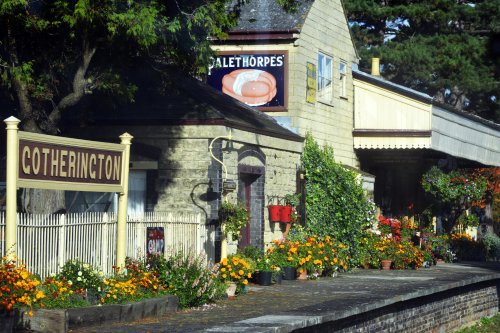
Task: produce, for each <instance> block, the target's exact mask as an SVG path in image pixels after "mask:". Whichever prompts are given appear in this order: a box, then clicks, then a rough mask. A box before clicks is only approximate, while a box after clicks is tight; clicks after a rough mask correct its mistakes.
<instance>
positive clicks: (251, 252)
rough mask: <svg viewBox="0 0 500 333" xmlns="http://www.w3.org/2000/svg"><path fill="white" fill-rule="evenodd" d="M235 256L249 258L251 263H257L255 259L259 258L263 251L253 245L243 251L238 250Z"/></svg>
mask: <svg viewBox="0 0 500 333" xmlns="http://www.w3.org/2000/svg"><path fill="white" fill-rule="evenodd" d="M236 254H238V255H240V256H242V257H244V258H250V259H252V260H253V261H257V259H259V258H261V257H262V256H263V255H264V250H262V249H260V248H258V247H256V246H253V245H247V246H245V247H244V248H243V249H238V251H237V252H236Z"/></svg>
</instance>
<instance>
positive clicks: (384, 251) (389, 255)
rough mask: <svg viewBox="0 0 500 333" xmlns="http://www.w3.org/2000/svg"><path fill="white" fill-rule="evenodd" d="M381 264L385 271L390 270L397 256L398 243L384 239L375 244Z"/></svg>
mask: <svg viewBox="0 0 500 333" xmlns="http://www.w3.org/2000/svg"><path fill="white" fill-rule="evenodd" d="M375 249H376V250H377V254H378V257H379V259H380V264H381V266H382V269H383V270H390V269H391V264H392V261H393V260H394V258H395V255H396V243H394V241H393V240H391V239H387V238H383V239H381V240H380V241H378V242H376V243H375Z"/></svg>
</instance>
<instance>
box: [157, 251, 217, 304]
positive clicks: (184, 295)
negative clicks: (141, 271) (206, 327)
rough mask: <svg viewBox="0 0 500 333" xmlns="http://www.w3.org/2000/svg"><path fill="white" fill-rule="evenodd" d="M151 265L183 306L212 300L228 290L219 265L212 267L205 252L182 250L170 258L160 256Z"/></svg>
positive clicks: (166, 287) (162, 282) (163, 283)
mask: <svg viewBox="0 0 500 333" xmlns="http://www.w3.org/2000/svg"><path fill="white" fill-rule="evenodd" d="M151 267H152V268H154V270H155V272H156V273H157V274H158V278H159V280H160V282H161V284H162V285H163V286H164V287H165V289H167V291H168V292H169V293H172V294H173V295H175V296H177V297H178V298H179V305H180V306H181V307H183V308H186V307H193V306H199V305H203V304H206V303H209V302H211V301H213V300H214V299H217V298H219V297H221V296H222V295H223V293H224V290H225V287H224V286H223V285H222V283H220V281H219V280H217V279H216V273H217V268H218V266H214V267H213V268H210V267H208V266H207V264H206V257H205V256H204V255H196V254H194V253H189V254H187V255H184V253H183V252H180V251H179V252H177V253H175V254H173V255H172V256H170V257H168V258H165V257H162V256H156V257H155V258H154V259H153V261H152V262H151Z"/></svg>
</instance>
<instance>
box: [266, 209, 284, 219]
mask: <svg viewBox="0 0 500 333" xmlns="http://www.w3.org/2000/svg"><path fill="white" fill-rule="evenodd" d="M281 207H283V206H281V205H269V206H267V209H268V210H269V220H270V221H271V222H279V221H280V220H281Z"/></svg>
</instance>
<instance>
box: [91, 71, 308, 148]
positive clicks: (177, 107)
mask: <svg viewBox="0 0 500 333" xmlns="http://www.w3.org/2000/svg"><path fill="white" fill-rule="evenodd" d="M165 71H166V72H167V73H168V74H167V78H168V79H167V82H166V84H165V86H164V87H162V90H163V91H164V94H163V95H160V94H158V93H155V92H153V91H154V89H155V87H151V86H150V87H149V89H148V85H147V83H145V84H144V85H142V84H141V87H142V86H144V88H145V89H142V88H141V89H140V90H139V91H138V93H137V96H136V99H135V102H134V103H127V104H125V105H120V106H117V107H115V108H108V107H100V108H99V109H97V110H93V113H94V114H93V118H94V119H95V120H98V121H99V123H101V124H104V123H106V124H113V125H114V124H134V125H137V124H147V125H159V126H175V125H225V126H228V127H231V128H237V129H241V130H246V131H249V132H253V133H258V134H263V135H268V136H272V137H279V138H284V139H288V140H292V141H297V142H301V141H303V140H304V138H303V137H302V136H300V135H298V134H296V133H294V132H292V131H290V130H289V129H287V128H285V127H283V126H281V125H280V124H278V122H277V121H276V120H275V119H274V118H273V117H271V116H269V115H267V114H266V113H264V112H261V111H259V110H257V109H254V108H252V107H250V106H247V105H246V104H244V103H241V102H240V101H238V100H236V99H234V98H232V97H230V96H228V95H226V94H224V93H222V92H220V91H218V90H216V89H214V88H212V87H210V86H208V85H207V84H205V83H203V82H201V81H199V80H196V79H193V78H190V77H188V76H186V75H184V74H182V73H180V72H179V71H178V70H176V69H174V68H167V69H165Z"/></svg>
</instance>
